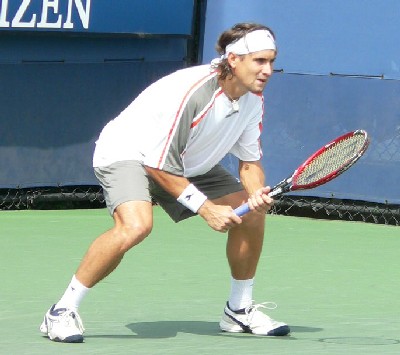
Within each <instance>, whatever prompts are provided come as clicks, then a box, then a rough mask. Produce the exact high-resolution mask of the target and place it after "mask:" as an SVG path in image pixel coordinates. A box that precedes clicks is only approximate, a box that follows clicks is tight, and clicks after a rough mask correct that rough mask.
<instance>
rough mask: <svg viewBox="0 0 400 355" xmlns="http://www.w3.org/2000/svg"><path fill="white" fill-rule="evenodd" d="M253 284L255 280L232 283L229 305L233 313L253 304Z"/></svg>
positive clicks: (233, 281) (233, 280)
mask: <svg viewBox="0 0 400 355" xmlns="http://www.w3.org/2000/svg"><path fill="white" fill-rule="evenodd" d="M253 284H254V279H248V280H235V279H234V278H232V281H231V295H230V297H229V300H228V303H229V308H230V309H231V310H233V311H237V310H239V309H243V308H246V307H248V306H251V304H252V302H253Z"/></svg>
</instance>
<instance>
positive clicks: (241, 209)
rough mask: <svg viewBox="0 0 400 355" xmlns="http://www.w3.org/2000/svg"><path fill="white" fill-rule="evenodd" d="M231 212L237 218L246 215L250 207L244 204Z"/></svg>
mask: <svg viewBox="0 0 400 355" xmlns="http://www.w3.org/2000/svg"><path fill="white" fill-rule="evenodd" d="M233 212H235V213H236V214H237V215H238V216H239V217H242V216H244V215H245V214H246V213H248V212H250V207H249V204H248V203H244V204H243V205H241V206H239V207H238V208H236V209H235V210H234V211H233Z"/></svg>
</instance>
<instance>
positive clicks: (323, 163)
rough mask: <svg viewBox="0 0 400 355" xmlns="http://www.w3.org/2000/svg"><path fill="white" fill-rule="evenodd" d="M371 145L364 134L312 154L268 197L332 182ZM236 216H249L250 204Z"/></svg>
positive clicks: (349, 135)
mask: <svg viewBox="0 0 400 355" xmlns="http://www.w3.org/2000/svg"><path fill="white" fill-rule="evenodd" d="M368 145H369V137H368V134H367V132H366V131H364V130H357V131H353V132H349V133H346V134H344V135H343V136H340V137H338V138H336V139H335V140H333V141H332V142H330V143H328V144H326V145H325V146H323V147H322V148H320V149H319V150H317V151H316V152H315V153H314V154H312V155H311V156H310V157H309V158H308V159H307V160H306V161H305V162H304V163H303V164H301V165H300V166H299V167H298V168H297V169H296V170H295V171H294V172H293V174H292V175H291V176H289V177H288V178H287V179H285V180H282V181H281V182H280V183H279V184H277V185H275V186H274V187H273V188H272V189H271V191H270V192H269V193H268V196H271V197H274V196H279V195H282V194H284V193H287V192H289V191H295V190H308V189H313V188H314V187H317V186H320V185H323V184H325V183H327V182H328V181H331V180H332V179H334V178H336V177H338V176H339V175H340V174H342V173H343V172H345V171H346V170H347V169H348V168H350V167H351V166H352V165H353V164H354V163H355V162H356V161H357V160H358V159H360V158H361V156H362V155H363V154H364V153H365V151H366V150H367V148H368ZM234 212H235V213H236V214H237V215H238V216H239V217H242V216H243V215H245V214H246V213H248V212H250V207H249V204H248V203H245V204H243V205H241V206H239V207H238V208H236V209H235V210H234Z"/></svg>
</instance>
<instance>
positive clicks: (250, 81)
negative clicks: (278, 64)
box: [230, 49, 276, 94]
mask: <svg viewBox="0 0 400 355" xmlns="http://www.w3.org/2000/svg"><path fill="white" fill-rule="evenodd" d="M230 56H231V58H230V59H231V60H230V64H231V67H232V70H233V72H234V75H235V77H236V79H237V84H238V85H239V90H240V91H242V92H243V93H245V92H247V91H250V92H252V93H255V94H258V93H262V92H263V90H264V88H265V85H267V82H268V79H269V78H270V76H271V75H272V73H273V64H274V61H275V58H276V51H274V50H272V49H268V50H263V51H259V52H255V53H250V54H246V55H241V56H239V55H235V54H230Z"/></svg>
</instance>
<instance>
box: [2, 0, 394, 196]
mask: <svg viewBox="0 0 400 355" xmlns="http://www.w3.org/2000/svg"><path fill="white" fill-rule="evenodd" d="M198 3H201V4H205V3H206V5H207V6H206V10H205V14H204V15H205V16H204V18H203V19H202V22H201V23H203V24H204V31H203V36H202V38H203V39H204V40H203V41H201V42H200V43H199V45H200V47H201V48H202V50H203V56H202V58H201V61H202V62H204V63H206V62H209V61H210V60H211V59H212V58H214V57H215V55H216V53H215V50H214V47H215V43H216V39H217V37H218V35H219V34H220V32H222V31H223V30H225V29H226V28H228V27H230V26H232V25H233V24H234V23H237V22H243V21H253V22H261V23H264V24H267V25H269V26H270V27H272V29H273V30H274V31H275V33H276V36H277V41H278V47H279V55H278V59H277V62H276V66H275V69H276V70H277V72H276V73H275V74H274V75H273V77H272V78H271V81H270V83H269V85H268V86H267V88H266V91H265V99H266V112H265V124H264V127H265V128H264V133H263V137H262V138H263V150H264V158H263V164H264V165H265V168H266V170H267V180H268V183H269V184H274V183H276V182H278V181H279V180H281V179H282V178H283V177H286V175H287V174H288V172H290V171H291V170H292V169H293V168H295V167H296V166H297V165H298V163H299V162H301V161H302V160H303V159H304V158H306V157H307V156H308V154H310V153H311V152H313V151H314V150H315V149H317V148H319V147H320V145H322V144H324V143H325V142H326V141H328V140H330V139H333V138H335V137H336V136H337V135H339V134H342V133H345V132H347V131H349V130H352V129H357V128H364V129H366V130H368V132H369V133H370V135H371V138H372V143H371V146H370V149H369V151H368V153H367V155H366V157H365V158H363V159H362V161H360V163H358V164H357V165H356V166H355V167H354V169H352V170H350V171H348V172H346V174H345V175H343V176H342V177H341V178H340V179H337V180H336V181H334V182H331V183H329V184H328V185H325V186H323V187H320V188H318V189H316V190H313V191H312V192H307V194H312V195H318V196H323V197H331V196H334V197H343V198H354V199H361V200H369V201H377V202H389V203H400V186H399V184H398V183H397V182H398V179H399V175H400V174H399V173H400V114H399V112H400V100H399V97H400V95H399V94H400V81H399V79H400V46H398V33H399V30H400V18H399V17H398V16H397V14H398V13H399V10H400V2H399V1H397V0H385V1H381V0H363V1H362V5H360V1H358V0H324V1H318V0H298V1H294V0H246V1H245V2H244V1H243V0H208V1H200V2H196V1H194V0H168V1H165V0H152V1H142V0H119V1H118V6H115V2H110V1H108V0H96V1H91V0H65V1H61V0H59V1H57V0H56V1H52V2H48V1H44V0H13V1H11V0H0V107H1V110H0V188H15V187H32V186H57V185H85V184H88V185H90V184H96V183H97V182H96V180H95V178H94V176H93V172H92V168H91V159H92V153H93V149H94V142H95V140H96V138H97V136H98V134H99V132H100V130H101V128H102V127H103V126H104V124H105V123H106V122H107V121H108V120H110V119H111V118H113V117H114V116H115V115H116V114H117V113H118V112H120V111H121V110H122V109H123V108H124V107H125V106H126V105H127V104H128V103H129V102H130V101H131V100H132V99H133V98H134V97H135V96H136V95H137V94H138V93H139V92H140V91H141V90H142V89H143V88H144V87H145V86H147V85H148V84H149V83H150V82H152V81H154V80H156V79H157V78H159V77H160V76H162V75H164V74H166V73H169V72H171V71H173V70H175V69H178V68H181V67H183V66H186V65H188V64H189V60H188V52H189V50H190V47H191V46H192V44H193V29H194V25H195V23H194V16H193V13H194V9H195V6H196V4H198ZM224 164H226V166H227V167H228V168H229V169H231V170H232V172H234V173H236V169H237V163H236V161H235V160H234V159H232V157H227V158H226V159H225V160H224ZM382 181H383V183H382Z"/></svg>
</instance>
